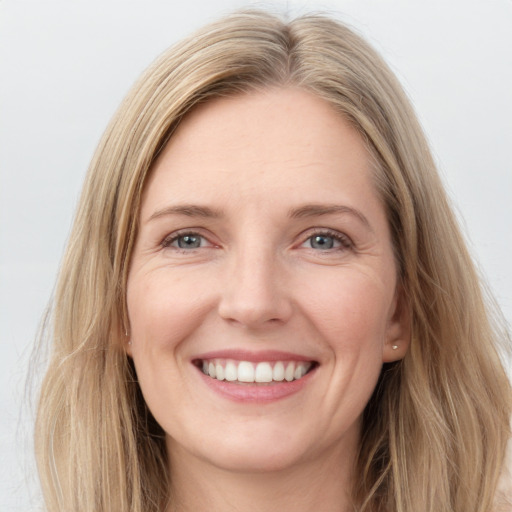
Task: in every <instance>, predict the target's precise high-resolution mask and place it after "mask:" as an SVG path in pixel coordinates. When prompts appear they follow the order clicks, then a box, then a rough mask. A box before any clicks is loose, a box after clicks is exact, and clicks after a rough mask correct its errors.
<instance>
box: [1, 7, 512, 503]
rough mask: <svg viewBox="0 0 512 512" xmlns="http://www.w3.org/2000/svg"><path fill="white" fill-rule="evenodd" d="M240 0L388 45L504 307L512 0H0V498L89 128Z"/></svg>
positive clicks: (17, 454)
mask: <svg viewBox="0 0 512 512" xmlns="http://www.w3.org/2000/svg"><path fill="white" fill-rule="evenodd" d="M249 5H250V6H259V7H266V8H269V9H271V10H273V11H276V12H281V13H283V12H284V13H289V14H290V15H297V14H303V13H306V12H310V11H318V10H321V11H324V12H328V13H331V14H334V15H335V16H337V17H338V18H340V19H342V20H344V21H345V22H347V23H348V24H350V25H352V26H353V27H355V28H356V29H357V30H358V31H359V32H361V33H362V34H364V35H365V36H366V37H367V38H368V39H369V40H370V41H371V42H372V43H373V44H374V45H375V46H376V47H377V49H378V50H379V51H380V52H381V53H382V54H383V55H384V57H385V58H386V59H387V61H388V62H389V63H390V64H391V66H392V68H393V69H394V71H395V72H396V73H397V75H398V76H399V78H400V80H401V81H402V83H403V85H404V87H405V89H406V91H407V92H408V94H409V96H410V98H411V100H412V102H413V104H414V105H415V107H416V110H417V112H418V114H419V117H420V120H421V122H422V124H423V126H424V129H425V131H426V133H427V136H428V138H429V140H430V142H431V145H432V148H433V151H434V155H435V157H436V160H437V162H438V164H439V168H440V172H441V174H442V176H443V179H444V181H445V183H446V186H447V188H448V191H449V194H450V196H451V197H452V199H453V202H454V205H455V208H456V210H457V211H458V214H459V217H460V219H461V223H462V225H463V229H464V232H465V233H466V235H467V238H468V242H469V244H470V247H471V249H472V251H473V253H474V256H475V258H476V259H477V260H478V261H479V263H480V268H481V271H482V274H483V276H484V277H485V278H486V279H487V281H488V283H489V285H490V287H491V289H492V290H493V292H494V294H495V296H496V298H497V300H498V302H499V304H500V305H501V307H502V309H503V311H504V314H505V316H506V318H507V319H508V321H509V322H510V321H511V319H512V270H511V261H512V201H511V199H510V197H511V193H512V168H511V167H512V157H511V148H512V1H511V0H479V1H475V0H429V1H428V2H425V1H424V0H380V1H378V0H352V1H351V0H337V1H324V2H316V1H289V2H273V3H270V2H265V3H262V2H243V1H234V0H233V1H230V0H222V1H221V0H215V1H209V0H187V1H186V2H183V1H179V2H174V1H170V0H167V1H164V0H131V1H130V0H86V1H85V0H46V1H44V0H3V1H1V0H0V510H1V511H12V512H17V511H22V510H23V511H28V510H37V509H38V506H37V505H38V497H37V485H36V484H35V481H36V477H35V470H34V467H33V462H32V451H31V450H32V449H31V435H32V434H31V429H32V408H31V406H30V404H28V405H26V404H27V401H26V398H25V378H26V373H27V365H28V359H29V355H30V350H31V347H32V345H33V342H34V338H35V335H36V331H37V327H38V323H39V321H40V318H41V315H42V313H43V311H44V308H45V306H46V303H47V301H48V299H49V298H50V296H51V293H52V288H53V284H54V280H55V275H56V272H57V268H58V265H59V261H60V258H61V255H62V251H63V248H64V244H65V241H66V238H67V236H68V233H69V228H70V223H71V219H72V215H73V211H74V208H75V206H76V201H77V197H78V194H79V190H80V186H81V183H82V181H83V178H84V174H85V171H86V168H87V166H88V162H89V160H90V158H91V156H92V153H93V151H94V148H95V146H96V144H97V142H98V140H99V138H100V136H101V133H102V131H103V130H104V128H105V126H106V124H107V122H108V120H109V118H110V116H111V115H112V114H113V112H114V110H115V109H116V107H117V105H118V104H119V102H120V100H121V99H122V97H123V95H124V94H125V93H126V91H127V90H128V88H129V86H130V85H131V84H132V82H133V81H134V80H135V78H136V77H137V76H138V74H139V73H140V72H141V71H142V70H143V69H144V68H145V67H146V66H147V65H148V64H149V63H150V62H151V61H152V60H153V59H154V58H155V57H156V56H157V55H158V54H159V53H161V52H162V51H163V50H164V49H165V48H167V47H168V46H169V45H171V44H172V43H173V42H175V41H177V40H178V39H180V38H182V37H183V36H185V35H186V34H187V33H189V32H190V31H191V30H193V29H195V28H197V27H199V26H200V25H202V24H204V23H205V22H207V21H210V20H213V19H215V18H217V17H219V16H220V15H222V14H224V13H226V12H229V11H230V10H232V9H235V8H238V7H243V6H249ZM23 404H25V407H22V405H23Z"/></svg>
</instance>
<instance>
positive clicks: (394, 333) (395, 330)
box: [382, 285, 412, 363]
mask: <svg viewBox="0 0 512 512" xmlns="http://www.w3.org/2000/svg"><path fill="white" fill-rule="evenodd" d="M411 324H412V321H411V306H410V303H409V301H408V300H407V297H406V294H405V291H404V289H403V287H402V286H400V285H398V286H397V289H396V292H395V297H394V299H393V303H392V305H391V309H390V315H389V319H388V326H387V329H386V338H385V341H384V346H383V347H382V361H383V362H384V363H392V362H393V361H399V360H400V359H403V358H404V356H405V354H406V353H407V350H408V349H409V345H410V343H411V332H412V329H411Z"/></svg>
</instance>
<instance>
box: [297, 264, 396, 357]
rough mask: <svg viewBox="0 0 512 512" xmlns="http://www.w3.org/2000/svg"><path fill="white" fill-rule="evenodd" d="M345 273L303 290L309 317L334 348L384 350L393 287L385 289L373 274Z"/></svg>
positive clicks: (315, 283)
mask: <svg viewBox="0 0 512 512" xmlns="http://www.w3.org/2000/svg"><path fill="white" fill-rule="evenodd" d="M343 270H345V269H342V270H341V271H340V272H338V273H337V274H335V275H331V276H330V279H316V280H315V281H314V286H309V287H304V288H303V289H304V295H303V296H304V301H303V303H304V304H305V305H306V304H307V306H306V307H307V308H308V316H309V318H310V319H311V320H312V321H313V322H314V323H315V327H316V329H317V330H318V331H319V332H321V333H323V335H324V338H326V339H327V340H328V341H329V343H330V345H331V349H334V350H337V349H340V350H344V351H352V350H354V351H357V352H359V351H361V350H362V349H363V348H365V347H366V348H368V347H369V346H374V347H379V348H381V347H382V343H383V341H384V339H385V335H386V327H387V323H388V316H389V309H390V304H391V301H392V287H391V286H389V287H386V286H384V285H383V283H382V280H380V279H377V278H376V277H375V276H374V275H371V274H370V275H368V274H365V273H362V272H349V271H348V270H347V271H343ZM388 288H389V289H388Z"/></svg>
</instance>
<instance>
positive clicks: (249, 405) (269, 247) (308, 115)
mask: <svg viewBox="0 0 512 512" xmlns="http://www.w3.org/2000/svg"><path fill="white" fill-rule="evenodd" d="M371 175H372V171H371V165H370V159H369V158H368V155H367V151H366V149H365V146H364V144H363V141H362V139H361V138H360V136H359V135H358V134H357V132H356V131H355V130H354V129H353V128H352V127H351V126H350V125H349V124H348V123H347V122H346V121H345V120H344V119H343V118H342V117H340V115H338V114H337V113H336V112H334V110H333V109H332V108H331V107H330V106H329V105H328V104H327V103H326V102H324V101H323V100H321V99H319V98H317V97H315V96H313V95H311V94H310V93H307V92H304V91H300V90H297V89H272V90H269V91H266V92H261V93H251V94H247V95H241V96H238V97H232V98H226V99H218V100H215V101H212V102H210V103H208V104H206V105H203V106H201V107H199V108H198V109H197V110H195V111H194V112H193V113H192V114H190V115H189V116H188V117H187V118H186V119H185V120H184V122H183V123H182V124H181V125H180V127H179V129H178V130H177V132H176V133H175V134H174V135H173V137H172V139H171V140H170V142H169V143H168V144H167V146H166V148H165V150H164V151H163V153H162V154H161V155H160V157H159V159H158V160H157V162H156V164H155V166H154V168H153V170H152V173H151V176H150V178H149V180H148V183H147V185H146V188H145V192H144V195H143V201H142V208H141V214H140V231H139V235H138V239H137V242H136V246H135V249H134V253H133V258H132V262H131V268H130V273H129V278H128V296H127V301H128V311H129V318H130V339H131V342H132V343H131V345H129V346H128V347H127V350H128V351H129V354H130V355H131V356H132V357H133V361H134V363H135V367H136V371H137V375H138V379H139V382H140V386H141V389H142V392H143V394H144V398H145V400H146V402H147V405H148V407H149V409H150V410H151V412H152V413H153V415H154V416H155V418H156V420H157V421H158V423H159V424H160V425H161V426H162V428H163V429H164V431H165V432H166V434H167V445H168V448H169V452H170V454H171V457H173V456H175V457H178V455H176V454H179V457H181V458H182V457H190V459H191V460H195V461H200V462H201V463H207V464H214V465H215V466H217V467H222V468H228V469H234V470H244V471H246V470H258V471H260V470H276V469H281V468H286V467H291V466H293V465H294V464H301V463H303V462H308V461H312V460H313V459H321V458H326V459H327V458H329V457H333V456H334V457H343V455H345V456H346V455H347V454H353V453H354V450H355V448H356V446H357V442H358V438H359V432H360V418H361V413H362V411H363V409H364V407H365V405H366V403H367V402H368V400H369V398H370V395H371V394H372V391H373V389H374V387H375V384H376V382H377V378H378V376H379V373H380V370H381V366H382V363H383V362H384V361H392V360H396V359H400V358H401V357H403V355H404V353H405V350H406V349H407V338H408V332H407V325H406V322H405V321H404V318H406V316H407V315H406V313H405V312H404V308H403V307H399V306H398V305H397V304H400V302H401V301H400V300H399V295H400V294H399V293H398V292H397V277H396V267H395V261H394V258H393V249H392V244H391V239H390V231H389V228H388V224H387V221H386V216H385V212H384V208H383V206H382V204H381V202H380V200H379V198H378V196H377V194H376V191H375V188H374V186H373V184H372V177H371ZM393 346H395V348H393ZM304 373H305V375H303V374H304Z"/></svg>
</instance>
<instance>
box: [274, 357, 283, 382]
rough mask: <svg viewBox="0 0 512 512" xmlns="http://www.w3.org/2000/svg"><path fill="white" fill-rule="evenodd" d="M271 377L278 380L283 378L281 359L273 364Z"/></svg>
mask: <svg viewBox="0 0 512 512" xmlns="http://www.w3.org/2000/svg"><path fill="white" fill-rule="evenodd" d="M272 378H273V379H274V380H276V381H278V382H281V381H283V380H284V364H283V363H281V361H278V362H277V363H276V364H275V365H274V369H273V371H272Z"/></svg>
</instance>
